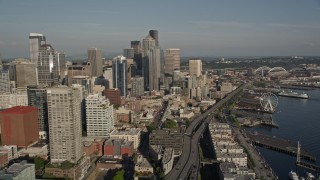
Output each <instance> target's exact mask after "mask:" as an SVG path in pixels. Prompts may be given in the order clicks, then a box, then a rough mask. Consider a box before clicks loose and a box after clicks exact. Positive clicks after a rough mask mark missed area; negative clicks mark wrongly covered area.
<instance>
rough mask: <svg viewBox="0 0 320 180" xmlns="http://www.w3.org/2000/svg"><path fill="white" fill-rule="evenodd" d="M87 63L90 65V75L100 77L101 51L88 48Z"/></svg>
mask: <svg viewBox="0 0 320 180" xmlns="http://www.w3.org/2000/svg"><path fill="white" fill-rule="evenodd" d="M88 61H89V62H90V63H91V75H92V76H96V77H98V76H101V75H102V74H103V72H102V68H103V67H102V66H103V60H102V50H101V49H98V48H89V49H88Z"/></svg>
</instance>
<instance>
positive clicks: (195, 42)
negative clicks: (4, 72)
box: [0, 0, 320, 58]
mask: <svg viewBox="0 0 320 180" xmlns="http://www.w3.org/2000/svg"><path fill="white" fill-rule="evenodd" d="M150 29H157V30H158V31H159V43H160V46H161V47H162V48H163V49H165V48H180V49H181V51H182V52H181V53H182V56H256V55H261V56H264V55H320V0H219V1H216V0H175V1H174V0H157V1H156V0H126V1H125V0H87V1H84V0H77V1H76V0H73V1H71V0H19V1H18V0H0V53H1V54H2V56H3V57H4V58H8V57H28V56H29V45H28V35H29V33H30V32H39V33H43V34H44V35H45V36H46V37H47V42H48V43H49V44H52V46H53V47H54V48H55V49H56V50H58V51H62V52H65V53H66V54H67V56H70V55H78V54H86V51H87V48H88V47H98V48H101V49H102V50H103V51H104V53H105V54H110V53H114V52H122V49H123V48H129V46H130V41H131V40H142V39H143V38H144V37H145V36H146V35H147V34H148V31H149V30H150Z"/></svg>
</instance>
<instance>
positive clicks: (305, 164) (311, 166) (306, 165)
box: [296, 161, 320, 172]
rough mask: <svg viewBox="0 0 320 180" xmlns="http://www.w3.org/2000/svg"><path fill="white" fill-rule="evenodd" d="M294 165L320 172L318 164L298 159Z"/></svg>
mask: <svg viewBox="0 0 320 180" xmlns="http://www.w3.org/2000/svg"><path fill="white" fill-rule="evenodd" d="M296 165H297V166H299V167H302V168H305V169H309V170H312V171H315V172H320V166H317V165H315V164H311V163H308V162H303V161H298V162H296Z"/></svg>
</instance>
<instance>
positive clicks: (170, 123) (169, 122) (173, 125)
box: [164, 119, 177, 129]
mask: <svg viewBox="0 0 320 180" xmlns="http://www.w3.org/2000/svg"><path fill="white" fill-rule="evenodd" d="M164 127H165V128H168V129H173V128H176V127H177V123H176V122H175V121H174V120H172V119H168V120H166V121H165V122H164Z"/></svg>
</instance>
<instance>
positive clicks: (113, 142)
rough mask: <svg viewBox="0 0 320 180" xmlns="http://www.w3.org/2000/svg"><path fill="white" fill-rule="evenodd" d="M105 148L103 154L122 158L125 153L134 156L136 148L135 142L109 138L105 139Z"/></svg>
mask: <svg viewBox="0 0 320 180" xmlns="http://www.w3.org/2000/svg"><path fill="white" fill-rule="evenodd" d="M103 149H104V153H103V155H105V156H113V157H115V158H121V157H122V156H123V155H127V156H132V154H133V150H134V149H133V142H132V141H126V140H124V139H108V140H107V141H105V143H104V147H103Z"/></svg>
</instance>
